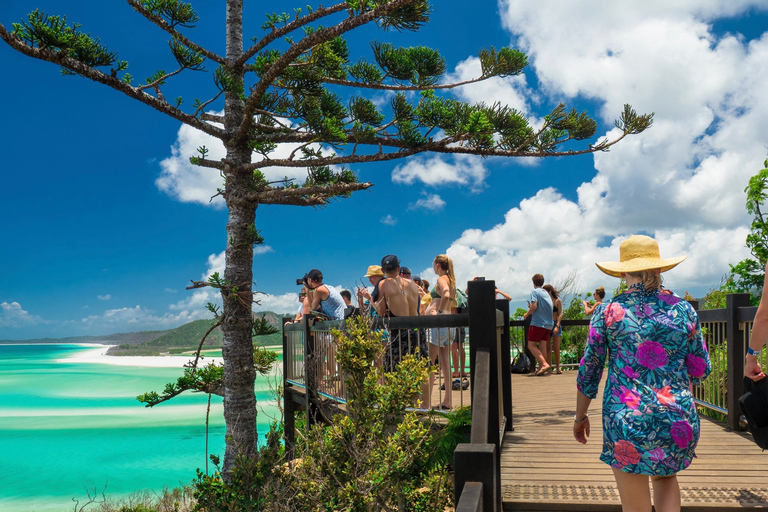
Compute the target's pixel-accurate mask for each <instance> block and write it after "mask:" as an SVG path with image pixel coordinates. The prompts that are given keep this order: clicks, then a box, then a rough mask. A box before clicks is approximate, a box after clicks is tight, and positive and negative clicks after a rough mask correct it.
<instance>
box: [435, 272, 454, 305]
mask: <svg viewBox="0 0 768 512" xmlns="http://www.w3.org/2000/svg"><path fill="white" fill-rule="evenodd" d="M437 284H439V285H441V286H442V291H441V292H440V304H439V305H438V307H437V311H438V312H439V313H446V312H448V311H449V310H450V307H451V281H450V280H449V279H448V276H440V277H438V278H437Z"/></svg>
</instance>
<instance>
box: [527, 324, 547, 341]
mask: <svg viewBox="0 0 768 512" xmlns="http://www.w3.org/2000/svg"><path fill="white" fill-rule="evenodd" d="M550 333H552V329H545V328H543V327H536V326H535V325H531V326H529V327H528V341H534V342H538V341H549V335H550Z"/></svg>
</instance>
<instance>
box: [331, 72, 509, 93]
mask: <svg viewBox="0 0 768 512" xmlns="http://www.w3.org/2000/svg"><path fill="white" fill-rule="evenodd" d="M493 76H494V75H489V76H481V77H478V78H472V79H470V80H464V81H462V82H453V83H450V84H435V85H387V84H371V83H367V82H353V81H351V80H339V79H336V78H328V77H322V78H320V79H319V80H320V81H321V82H323V83H326V84H332V85H342V86H346V87H358V88H360V89H376V90H380V91H429V90H440V89H453V88H455V87H461V86H462V85H468V84H474V83H477V82H482V81H483V80H487V79H489V78H493Z"/></svg>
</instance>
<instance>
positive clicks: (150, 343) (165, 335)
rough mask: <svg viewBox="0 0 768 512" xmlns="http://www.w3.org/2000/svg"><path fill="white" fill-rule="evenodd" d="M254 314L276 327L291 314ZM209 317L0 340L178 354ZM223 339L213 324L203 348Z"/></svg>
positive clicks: (196, 338) (275, 337)
mask: <svg viewBox="0 0 768 512" xmlns="http://www.w3.org/2000/svg"><path fill="white" fill-rule="evenodd" d="M254 315H255V316H259V317H260V316H262V315H264V317H265V318H266V319H267V322H269V323H270V324H271V325H274V326H275V327H278V328H279V327H280V319H281V318H282V317H283V316H292V315H291V314H290V313H287V314H285V315H281V314H279V313H274V312H272V311H263V312H262V311H260V312H258V313H254ZM210 327H211V320H195V321H193V322H189V323H187V324H184V325H181V326H179V327H177V328H175V329H168V330H165V331H138V332H123V333H116V334H107V335H104V336H71V337H68V338H37V339H29V340H0V344H32V343H51V344H53V343H58V344H60V343H72V344H74V343H104V344H107V345H112V344H114V345H116V346H114V347H112V348H110V349H109V352H108V354H109V355H113V356H154V355H160V354H178V353H182V352H188V351H190V350H197V347H198V345H199V344H200V340H201V339H202V338H203V335H204V334H205V332H206V331H207V330H208V329H210ZM222 341H223V336H222V332H221V328H218V327H217V328H216V329H215V330H214V331H213V332H212V333H211V334H209V335H208V337H207V338H206V340H205V345H203V348H204V349H211V348H214V349H215V348H219V347H221V343H222ZM256 341H258V342H260V343H262V344H264V345H278V344H280V335H279V334H272V335H269V336H258V337H257V338H256Z"/></svg>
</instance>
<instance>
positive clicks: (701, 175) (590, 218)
mask: <svg viewBox="0 0 768 512" xmlns="http://www.w3.org/2000/svg"><path fill="white" fill-rule="evenodd" d="M752 7H757V8H761V9H768V1H765V0H763V1H759V2H757V1H751V2H749V1H737V2H731V1H725V0H722V1H715V0H710V1H703V2H702V1H695V2H694V1H692V0H691V1H681V2H673V3H666V2H660V1H649V2H641V3H633V4H626V3H613V4H611V3H607V4H606V3H605V2H598V1H597V0H580V1H574V2H560V3H558V4H557V8H556V9H546V10H543V9H541V5H540V2H535V1H533V0H503V1H502V2H501V12H502V18H503V23H504V25H505V26H506V27H507V28H508V29H509V30H510V33H511V34H512V35H513V37H514V38H515V39H516V42H517V44H518V45H519V46H520V47H521V48H522V49H523V50H525V51H526V52H527V53H528V55H529V60H530V61H531V62H532V69H533V71H535V73H536V77H537V79H538V81H539V84H540V85H541V90H542V93H543V94H546V95H547V96H548V97H549V98H550V100H551V101H561V100H568V99H572V98H575V97H580V98H589V99H591V100H593V101H594V102H596V103H597V104H598V105H599V115H600V116H601V117H602V118H603V120H604V121H611V120H613V119H614V118H616V117H617V116H618V114H619V113H620V112H621V110H622V109H623V104H624V103H630V104H632V105H633V106H634V107H635V108H636V109H637V110H638V112H641V113H644V112H654V113H655V117H654V125H653V127H652V128H651V129H649V130H647V131H646V132H644V133H643V134H641V135H636V136H631V137H628V138H627V139H625V140H624V141H622V142H621V143H619V144H618V145H616V146H614V147H613V148H612V149H611V151H610V152H607V153H599V154H596V155H595V156H594V164H595V176H594V178H593V179H591V180H590V181H588V182H586V183H583V184H582V185H581V186H580V187H579V188H578V190H577V200H576V201H571V200H568V199H565V198H564V197H563V196H562V195H561V193H560V192H559V191H557V190H556V189H553V188H548V189H544V190H541V191H539V192H538V193H537V194H536V195H535V196H533V197H529V198H527V199H525V200H523V201H521V202H520V204H519V205H518V206H516V207H514V208H512V209H510V210H509V211H508V212H507V214H506V215H505V218H504V219H503V222H500V223H499V224H498V225H497V226H494V227H493V228H491V229H488V230H485V231H483V230H467V231H465V232H464V233H462V235H461V236H460V237H459V238H458V239H457V240H455V241H454V242H453V243H452V245H451V246H450V248H449V249H448V251H447V253H448V254H449V255H450V256H451V257H452V258H453V259H454V263H455V267H456V270H457V274H458V277H459V280H460V281H461V280H466V279H471V278H472V277H473V276H475V275H487V276H493V277H495V278H496V279H497V280H498V282H499V287H500V288H502V289H506V290H507V291H510V292H517V294H518V296H517V297H515V298H516V299H519V300H522V299H523V298H524V291H525V290H527V289H528V288H529V287H530V276H532V275H533V274H534V273H537V272H541V273H543V274H544V275H545V277H546V278H547V280H548V281H551V282H554V283H557V282H558V281H559V280H562V279H564V278H565V276H567V275H568V274H569V272H572V271H577V272H579V273H580V281H581V283H582V285H583V286H585V289H591V287H592V286H595V285H600V284H605V285H606V288H609V289H610V288H611V287H612V282H611V280H610V279H609V278H608V277H607V276H605V275H603V274H602V273H600V272H599V270H598V269H597V268H596V267H595V266H594V262H595V261H601V260H616V259H618V244H619V243H620V242H621V240H622V239H624V238H625V237H626V236H627V235H630V234H633V233H638V232H642V233H645V234H649V235H651V236H654V237H656V238H657V240H658V241H659V244H660V246H661V252H662V256H664V255H676V254H688V255H689V257H688V260H687V261H685V262H684V263H683V264H681V265H680V266H679V267H678V268H676V269H675V270H674V271H672V272H670V273H669V274H667V275H666V279H667V281H666V282H667V284H668V285H669V286H670V287H672V288H673V289H675V284H677V285H678V286H686V287H691V288H694V290H692V291H693V292H694V293H696V292H698V293H700V294H701V293H703V292H705V291H706V289H708V288H709V287H711V286H716V285H717V284H718V283H719V281H720V278H721V277H722V275H723V274H725V273H726V272H727V271H728V263H735V262H737V261H739V260H740V259H742V258H745V257H748V255H749V254H748V251H747V250H746V248H745V247H744V239H745V237H746V234H747V231H748V226H749V219H748V217H747V214H746V212H745V208H744V199H745V197H744V187H745V186H746V184H747V181H748V179H749V177H750V176H752V175H753V174H755V173H756V172H757V170H758V169H759V168H760V167H759V166H760V165H761V163H762V162H763V160H764V159H765V144H766V139H765V134H766V133H768V97H766V96H765V94H764V88H765V87H764V84H765V83H766V82H767V81H768V34H763V36H762V37H760V38H758V39H755V40H752V41H745V40H744V38H742V37H739V36H737V35H724V36H717V35H715V34H713V32H712V30H711V23H712V22H713V21H714V20H715V19H718V18H721V17H728V16H734V15H739V14H743V13H744V12H745V9H747V8H752ZM564 27H567V30H566V29H564ZM465 65H466V66H471V65H473V63H472V62H470V61H467V62H466V63H465ZM459 71H460V70H457V74H459V75H461V73H459ZM461 76H463V75H461ZM494 87H498V88H500V91H502V92H497V93H495V94H496V95H502V96H503V95H504V94H505V92H503V91H506V94H507V96H508V98H509V99H511V101H512V103H513V106H517V105H523V106H525V105H536V104H537V102H538V98H536V97H527V96H526V95H527V94H529V90H528V88H527V86H526V85H525V83H524V82H519V83H503V82H502V83H496V84H495V86H494ZM466 89H468V91H464V92H463V93H461V94H462V98H463V99H472V98H483V97H485V96H484V95H491V94H492V93H490V92H488V90H484V89H483V88H482V87H480V86H477V85H472V86H468V87H467V88H466ZM488 97H493V96H488ZM606 135H607V136H609V137H615V136H617V135H618V131H617V130H612V131H611V132H609V133H607V134H606ZM422 167H424V166H422ZM433 172H434V171H433ZM398 176H403V178H401V179H403V180H404V181H405V177H410V179H411V180H412V181H413V180H415V179H416V177H420V176H426V177H427V178H429V177H431V176H432V174H430V173H428V172H426V171H425V170H424V169H418V172H416V171H411V172H410V173H405V172H403V171H400V174H399V175H398ZM394 177H395V175H394V174H393V178H394ZM422 181H425V182H426V180H422ZM431 181H432V183H434V182H436V181H437V180H435V179H432V180H431ZM676 291H679V292H681V293H682V292H684V291H685V290H676Z"/></svg>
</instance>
